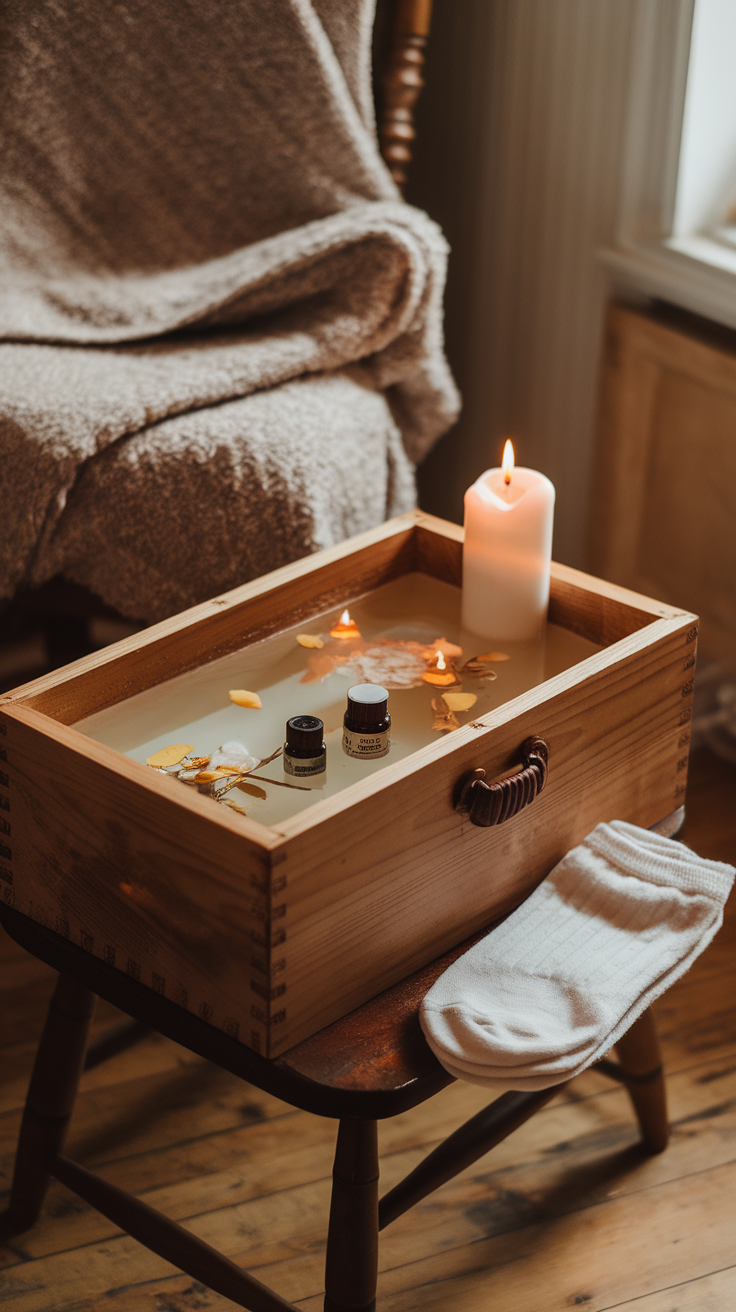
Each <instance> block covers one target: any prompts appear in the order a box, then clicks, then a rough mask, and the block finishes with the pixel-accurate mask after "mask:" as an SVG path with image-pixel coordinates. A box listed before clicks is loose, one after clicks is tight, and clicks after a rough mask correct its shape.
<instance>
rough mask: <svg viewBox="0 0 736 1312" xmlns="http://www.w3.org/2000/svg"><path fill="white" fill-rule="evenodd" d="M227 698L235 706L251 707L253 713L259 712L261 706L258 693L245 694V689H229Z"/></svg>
mask: <svg viewBox="0 0 736 1312" xmlns="http://www.w3.org/2000/svg"><path fill="white" fill-rule="evenodd" d="M228 696H229V698H230V701H231V702H235V705H236V706H252V707H253V709H254V710H255V711H260V710H261V708H262V706H263V702H262V701H261V699H260V697H259V696H258V693H257V692H247V691H246V690H245V688H231V689H230V692H229V694H228Z"/></svg>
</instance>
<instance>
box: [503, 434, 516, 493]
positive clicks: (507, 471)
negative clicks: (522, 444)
mask: <svg viewBox="0 0 736 1312" xmlns="http://www.w3.org/2000/svg"><path fill="white" fill-rule="evenodd" d="M501 468H502V470H503V481H504V483H505V484H506V486H507V487H508V485H509V483H510V482H511V475H512V474H513V472H514V447H513V443H512V441H511V438H509V437H507V438H506V445H505V447H504V449H503V459H502V460H501Z"/></svg>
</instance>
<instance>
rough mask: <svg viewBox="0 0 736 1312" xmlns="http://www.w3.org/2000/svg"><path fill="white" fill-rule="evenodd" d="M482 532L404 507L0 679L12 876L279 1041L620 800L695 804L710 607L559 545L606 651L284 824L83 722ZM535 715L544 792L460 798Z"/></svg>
mask: <svg viewBox="0 0 736 1312" xmlns="http://www.w3.org/2000/svg"><path fill="white" fill-rule="evenodd" d="M462 537H463V534H462V529H459V528H458V527H457V526H456V525H452V524H446V523H444V522H443V521H442V520H438V519H434V518H433V517H432V516H429V515H425V514H423V513H421V512H416V513H412V514H409V515H405V516H402V517H401V518H399V519H397V520H394V521H392V522H391V523H389V524H385V525H382V526H381V528H380V529H376V530H373V531H372V532H370V533H367V534H363V535H362V536H361V537H359V538H355V539H352V540H351V541H350V542H347V543H343V544H341V545H340V546H339V547H336V548H333V549H332V550H330V551H327V552H321V553H319V554H318V555H316V556H314V557H311V558H308V559H307V560H303V561H299V562H298V563H297V564H295V565H290V566H287V567H286V568H284V569H281V570H278V571H276V572H275V573H273V574H271V575H269V576H267V577H266V578H265V579H260V580H258V581H257V582H255V583H251V584H247V585H245V586H244V587H242V588H237V589H235V590H234V591H233V592H231V593H228V594H226V595H225V596H224V597H222V598H215V599H214V601H213V602H208V603H206V604H205V605H203V606H199V607H195V608H194V609H193V610H191V611H187V612H185V613H184V614H183V615H180V616H176V617H174V618H173V619H171V620H167V621H165V622H163V623H162V624H159V625H155V626H154V627H153V628H151V629H149V630H146V631H145V632H144V633H141V634H136V635H134V636H133V637H132V638H130V639H125V640H123V641H122V642H120V643H117V644H115V645H114V646H113V647H111V648H108V649H106V650H104V651H102V652H99V653H95V654H94V655H92V656H89V657H85V658H84V659H83V660H81V661H78V662H76V663H75V664H74V665H72V666H69V667H66V669H61V670H58V671H55V672H54V673H53V674H50V675H47V676H45V677H44V678H42V679H39V680H37V681H36V682H35V683H33V684H29V685H26V687H25V688H20V689H16V690H14V691H13V692H12V693H10V694H8V695H7V696H5V697H3V698H0V734H2V751H3V753H4V756H5V762H6V764H5V765H4V767H3V770H2V772H0V776H1V777H0V802H1V801H2V799H3V798H4V799H5V802H4V804H6V805H7V808H9V809H8V810H7V820H4V821H3V823H4V824H5V825H6V826H7V828H6V830H5V831H4V832H5V833H7V835H8V839H9V841H8V842H7V843H3V844H2V845H1V846H2V849H3V850H6V851H7V852H9V853H10V855H9V856H8V857H7V862H5V863H3V869H5V871H6V873H7V878H6V879H5V881H4V883H3V884H2V885H0V895H1V896H3V897H4V898H5V900H6V901H7V902H9V903H10V904H11V905H12V906H14V907H15V909H16V910H18V911H20V912H21V913H23V914H24V915H27V916H30V917H31V918H32V919H34V920H37V921H38V922H39V923H41V924H44V925H46V926H48V927H49V928H51V929H53V930H55V931H56V932H57V933H60V934H63V935H65V936H67V937H69V938H70V939H71V941H72V942H74V943H75V944H76V945H78V946H81V947H82V948H84V949H85V950H87V951H90V952H93V953H95V954H96V955H97V956H100V957H103V958H104V959H105V960H107V961H109V962H111V963H112V964H113V965H115V966H116V967H117V968H119V969H122V970H126V971H127V972H128V973H130V974H132V975H133V976H134V978H136V979H138V980H140V981H141V982H142V983H144V984H145V985H146V986H147V987H149V988H153V989H155V990H157V991H159V992H162V993H164V994H165V996H166V997H167V998H170V999H172V1000H173V1001H175V1002H177V1003H179V1005H181V1006H183V1007H185V1008H187V1009H188V1010H190V1011H194V1012H195V1013H196V1014H199V1015H200V1016H201V1017H202V1018H203V1019H204V1020H205V1021H207V1022H208V1023H210V1024H212V1025H214V1026H216V1027H217V1028H219V1029H222V1030H225V1032H226V1033H228V1034H232V1035H234V1036H235V1037H237V1039H238V1040H239V1041H240V1042H242V1043H245V1044H246V1045H248V1046H250V1047H252V1048H254V1049H255V1050H256V1051H257V1052H260V1053H261V1054H262V1055H264V1056H267V1057H277V1056H279V1055H280V1054H282V1053H284V1052H286V1051H287V1050H288V1049H289V1048H291V1047H292V1046H293V1045H294V1044H296V1043H299V1042H301V1041H302V1040H303V1039H306V1038H308V1037H309V1036H310V1035H312V1034H314V1033H316V1032H317V1031H318V1030H321V1029H322V1028H323V1027H324V1026H325V1025H328V1024H330V1022H332V1021H334V1020H337V1019H338V1018H339V1017H340V1016H344V1015H345V1014H346V1013H347V1012H349V1011H351V1010H353V1008H355V1007H357V1006H359V1005H360V1004H361V1003H363V1002H365V1001H367V1000H368V999H369V998H372V997H374V996H375V995H376V994H377V993H379V992H380V991H381V990H383V989H385V988H387V987H389V986H390V985H392V984H394V983H396V982H397V981H398V980H401V979H403V978H404V977H405V976H406V975H408V974H410V973H411V972H412V971H414V970H416V969H418V968H420V967H422V966H424V965H425V964H427V963H428V962H430V961H432V960H434V959H435V958H436V957H438V956H440V955H441V954H442V953H443V952H445V951H447V950H449V949H450V948H452V947H453V946H454V945H456V944H458V943H461V942H462V941H463V940H464V939H466V938H467V937H468V936H469V935H471V934H473V933H475V931H476V930H478V929H480V928H482V927H483V926H484V925H486V924H488V923H490V922H491V921H492V920H494V919H496V918H497V917H498V916H501V915H504V914H505V913H506V912H508V911H509V910H511V909H512V908H513V907H514V906H516V905H518V904H519V903H520V902H521V901H523V899H524V898H525V897H527V896H528V895H529V893H530V892H531V891H532V890H533V888H534V887H536V885H537V884H538V883H539V881H540V880H541V879H543V878H544V876H545V874H546V873H547V872H548V871H549V870H550V869H551V867H552V866H553V865H554V864H555V862H556V861H558V860H559V858H560V857H561V856H562V855H563V854H564V853H565V852H566V851H567V850H568V849H569V848H571V847H573V846H574V845H575V844H576V843H577V842H579V841H580V840H581V839H582V838H583V837H584V835H585V834H586V833H588V832H589V831H590V830H591V829H592V828H593V827H594V825H595V824H596V823H598V822H599V821H600V820H607V819H612V818H614V817H616V816H617V817H619V818H621V819H626V820H629V821H631V822H633V823H635V824H641V825H643V826H649V825H652V824H654V823H656V822H657V821H659V820H661V819H663V818H664V817H665V816H667V815H669V814H670V813H671V812H672V811H674V810H676V808H677V807H678V806H680V805H681V802H682V797H683V794H684V790H685V783H686V773H687V748H688V741H689V717H690V713H691V703H692V694H693V681H692V667H693V666H694V662H695V646H696V639H697V619H696V617H695V616H694V615H693V614H691V613H690V612H687V611H683V610H681V609H677V608H675V607H672V606H668V605H666V604H663V603H661V602H656V601H651V600H649V599H647V598H646V597H642V596H638V595H637V594H635V593H631V592H628V591H626V590H625V589H623V588H621V587H617V586H615V585H612V584H608V583H604V582H602V581H601V580H598V579H594V578H592V577H590V576H588V575H585V574H581V573H579V572H578V571H575V570H572V569H568V568H566V567H564V566H560V565H555V566H553V571H552V582H551V606H550V613H551V617H552V619H553V620H555V621H556V622H558V623H561V624H563V625H565V626H567V627H569V628H572V629H574V630H576V631H577V632H578V633H581V634H583V635H584V636H586V637H588V638H590V639H592V640H593V641H595V642H597V643H599V644H601V645H602V646H603V650H601V651H599V652H596V653H595V654H594V655H592V656H590V657H588V658H587V659H586V660H584V661H582V662H580V663H579V664H577V665H575V666H573V667H572V668H571V669H568V670H565V671H563V672H562V673H561V674H558V675H556V676H555V677H554V678H552V679H549V680H547V681H546V682H545V683H543V684H540V685H539V686H537V687H536V688H533V689H531V690H530V691H529V692H527V693H525V694H523V695H522V696H520V697H516V698H514V699H513V700H512V701H510V702H507V703H505V704H504V705H502V706H500V707H498V708H497V709H496V710H494V711H492V712H490V713H489V714H487V715H485V716H483V717H481V718H480V719H478V720H476V721H473V722H471V723H469V724H467V725H464V726H463V727H462V728H460V729H458V730H456V731H454V732H453V733H451V734H449V735H446V736H445V737H444V738H442V739H438V741H437V742H435V743H432V744H430V745H429V746H427V747H424V748H422V749H421V750H419V751H418V752H415V753H413V754H412V755H411V756H410V757H407V758H405V759H403V760H401V761H398V762H395V763H393V764H387V765H386V766H385V768H384V769H382V770H381V771H379V772H377V773H376V774H373V775H371V776H369V777H367V778H366V779H364V780H361V781H360V782H359V783H356V784H354V785H352V786H351V787H350V788H346V789H343V790H342V792H340V793H337V794H336V795H335V796H333V797H330V798H326V799H324V800H323V801H320V802H316V803H315V804H314V805H313V806H311V807H309V808H307V809H306V810H305V811H303V812H301V813H300V814H298V815H296V816H294V817H293V818H291V819H289V820H286V821H284V822H282V823H281V824H278V825H274V826H273V827H271V828H266V827H265V826H263V825H261V824H259V823H257V822H256V821H254V820H249V819H248V818H247V817H241V816H238V815H236V814H234V813H233V812H231V811H229V810H228V809H226V808H224V807H221V806H218V805H217V804H216V803H215V802H213V801H212V800H211V799H209V798H206V797H203V796H200V795H199V794H198V793H196V792H195V791H194V790H184V789H181V788H178V787H177V786H176V784H175V783H172V781H171V780H170V779H167V778H165V777H164V776H163V775H160V774H157V773H155V772H154V771H151V770H149V769H147V768H146V767H145V766H143V765H139V764H137V763H136V762H133V761H130V760H128V759H127V758H125V757H123V756H121V755H120V754H118V753H117V752H114V751H113V750H112V749H110V748H106V747H103V746H101V745H99V744H96V743H94V742H92V740H91V739H89V738H87V737H85V735H84V734H82V733H80V732H78V731H77V730H76V729H75V728H74V727H73V725H72V723H71V722H72V721H73V720H75V719H78V718H80V717H83V716H85V715H88V714H91V713H92V712H94V711H97V710H99V709H101V708H102V707H103V706H105V705H109V704H111V703H114V702H117V701H120V700H122V699H123V698H125V697H126V696H129V695H131V694H132V693H133V692H138V691H140V690H141V689H143V688H145V687H153V686H155V685H156V684H157V683H160V682H163V681H164V680H165V679H168V678H170V677H172V676H173V675H174V674H180V673H181V672H182V671H183V670H186V669H189V668H191V667H192V665H193V664H199V663H201V662H202V653H203V652H207V654H208V656H209V657H210V658H214V657H215V656H218V655H222V654H223V653H224V652H226V651H232V650H234V649H237V648H240V647H242V646H244V645H247V644H248V643H250V642H253V641H256V640H257V639H259V638H262V637H263V636H265V635H266V634H268V633H271V632H273V631H274V630H275V629H277V628H284V627H288V626H289V625H290V624H292V623H294V621H295V620H297V619H299V618H300V617H302V616H305V617H306V616H307V615H309V614H314V613H318V612H319V611H320V610H322V609H324V607H325V606H327V605H330V604H335V603H338V604H340V603H342V602H343V601H346V600H349V599H350V598H352V597H355V596H357V595H359V594H361V593H364V592H366V591H370V590H372V589H373V588H375V587H376V586H377V585H378V584H379V583H382V582H385V581H386V580H387V579H389V578H393V577H396V576H398V575H400V574H402V573H405V572H407V571H410V570H415V569H417V568H420V569H422V570H423V571H425V572H427V573H429V574H430V575H431V576H432V575H434V576H436V577H439V578H441V579H444V580H446V581H452V582H454V583H459V582H460V571H461V564H462ZM535 735H540V736H541V737H542V738H543V739H544V740H545V742H546V743H547V744H548V746H549V753H550V756H549V776H548V783H547V786H546V788H545V790H544V792H543V793H542V794H541V795H540V796H539V797H538V798H536V799H535V801H534V802H533V803H532V805H530V806H529V807H528V808H527V809H525V810H524V811H523V812H521V813H520V814H519V815H517V816H515V817H513V819H510V820H508V821H507V822H505V823H504V824H502V825H499V826H494V827H491V828H488V829H479V828H478V827H477V826H475V825H474V824H472V822H471V821H470V819H469V818H468V817H467V816H464V815H462V814H460V813H459V812H457V811H455V809H454V790H455V786H456V784H457V781H458V780H459V779H460V778H461V777H462V776H463V775H464V774H467V773H468V772H469V771H472V770H474V769H476V768H479V767H482V768H483V769H485V770H486V775H487V777H488V778H489V779H495V778H499V777H501V776H502V775H503V774H504V773H508V772H510V771H512V770H514V769H515V768H516V764H517V761H518V759H519V750H520V747H521V745H522V744H523V743H524V741H525V740H526V739H528V738H530V737H532V736H535ZM3 780H4V781H5V782H4V783H3ZM4 814H5V813H4ZM11 831H12V835H11ZM11 837H12V843H11V842H10V838H11Z"/></svg>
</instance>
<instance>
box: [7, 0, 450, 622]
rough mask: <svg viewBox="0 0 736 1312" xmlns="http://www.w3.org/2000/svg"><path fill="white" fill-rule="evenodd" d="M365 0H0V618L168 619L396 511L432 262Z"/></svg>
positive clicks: (439, 241)
mask: <svg viewBox="0 0 736 1312" xmlns="http://www.w3.org/2000/svg"><path fill="white" fill-rule="evenodd" d="M372 11H373V3H372V0H238V2H237V3H233V2H232V0H208V3H207V4H202V3H201V0H116V3H115V4H113V5H101V4H97V3H94V0H5V4H4V6H3V7H2V14H1V15H0V80H1V84H2V86H3V97H2V101H1V102H0V123H1V124H2V138H3V155H4V164H3V169H2V177H1V178H0V471H1V475H0V476H1V479H2V505H1V509H2V514H1V515H0V559H1V560H2V569H1V570H0V598H1V597H9V596H11V595H12V594H13V592H14V591H15V589H16V588H18V587H19V586H21V585H22V586H33V585H36V584H39V583H42V582H43V581H44V580H46V579H47V578H49V577H51V576H53V575H54V574H56V573H59V572H63V573H64V574H65V575H66V576H67V577H68V578H71V579H74V580H75V581H77V582H80V583H83V584H85V585H87V586H89V587H91V588H92V589H93V590H94V591H95V592H97V593H99V594H100V595H101V596H102V597H103V598H104V600H105V601H107V602H108V603H109V604H111V605H114V606H116V607H117V608H118V609H120V610H121V611H122V612H123V613H125V614H128V615H131V616H134V617H136V618H141V619H147V620H155V619H158V618H161V617H162V616H164V615H166V614H170V613H172V612H174V611H176V610H178V609H181V608H182V607H184V606H187V605H191V604H194V603H195V602H197V601H200V600H202V599H204V598H206V597H208V596H212V595H213V594H214V593H216V592H218V591H221V590H223V589H224V588H228V587H233V586H235V585H236V584H238V583H241V582H244V581H245V580H247V579H249V578H252V577H254V576H256V575H258V574H261V573H263V572H265V571H267V570H269V569H273V568H276V567H277V566H279V565H282V564H285V563H287V562H288V561H290V560H293V559H296V558H297V557H299V556H300V555H303V554H305V553H307V552H309V551H313V550H315V549H318V548H321V547H324V546H329V545H331V544H332V543H334V542H336V541H339V540H341V539H342V538H344V537H345V536H348V535H350V534H353V533H356V532H360V531H362V530H363V529H366V528H369V527H372V526H373V525H375V524H377V523H380V522H381V521H382V520H383V519H384V518H386V517H387V516H388V515H391V514H396V513H399V512H401V511H403V510H405V509H408V508H409V507H410V506H411V505H412V504H413V497H414V483H413V463H414V462H416V461H417V460H418V459H419V458H421V456H422V455H423V454H424V453H425V451H426V450H427V449H428V448H429V446H430V445H431V443H432V442H433V441H434V440H435V439H436V438H437V437H438V436H439V435H440V434H441V433H442V432H443V431H444V430H445V429H446V428H447V427H448V426H449V425H450V424H451V423H452V421H453V419H454V418H455V415H456V412H457V405H458V401H457V394H456V391H455V388H454V385H453V382H452V379H451V376H450V374H449V371H448V368H447V365H446V363H445V360H444V356H443V351H442V329H441V312H442V291H443V285H444V273H445V259H446V248H445V243H444V240H443V238H442V235H441V233H440V232H439V230H438V229H437V227H436V226H435V225H434V224H433V223H432V222H431V221H430V220H429V219H428V218H427V217H426V215H424V214H422V213H420V212H419V211H417V210H415V209H412V208H411V207H410V206H408V205H405V204H403V203H402V202H401V200H400V199H399V197H398V195H397V192H396V189H395V187H394V184H393V182H392V180H391V178H390V176H389V174H388V172H387V170H386V168H385V166H384V164H383V162H382V160H381V158H380V155H379V153H378V148H377V145H376V139H375V130H374V121H373V109H372V98H371V84H370V38H371V27H372V18H373V12H372Z"/></svg>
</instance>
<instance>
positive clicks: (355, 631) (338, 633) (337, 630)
mask: <svg viewBox="0 0 736 1312" xmlns="http://www.w3.org/2000/svg"><path fill="white" fill-rule="evenodd" d="M330 637H331V638H353V639H355V638H359V637H360V629H359V628H358V626H357V624H356V623H355V620H354V619H351V617H350V611H349V610H344V611H343V613H342V615H341V616H340V618H339V620H338V621H337V624H335V625H334V627H333V628H331V629H330Z"/></svg>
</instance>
